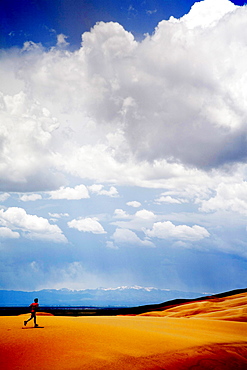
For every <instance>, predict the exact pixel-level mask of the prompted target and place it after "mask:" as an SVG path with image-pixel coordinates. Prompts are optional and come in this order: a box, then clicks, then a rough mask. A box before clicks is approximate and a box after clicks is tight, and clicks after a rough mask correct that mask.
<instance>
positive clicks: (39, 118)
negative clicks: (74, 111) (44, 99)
mask: <svg viewBox="0 0 247 370" xmlns="http://www.w3.org/2000/svg"><path fill="white" fill-rule="evenodd" d="M0 120H1V127H0V142H1V146H0V155H1V165H0V187H1V189H3V190H4V189H8V190H10V191H14V190H29V191H32V190H33V189H36V190H43V189H45V188H46V187H47V183H48V184H49V186H50V187H54V186H57V184H58V183H59V181H60V176H58V175H57V178H56V176H55V173H53V172H51V171H50V170H51V168H52V167H53V160H52V152H51V150H50V147H51V139H52V132H53V131H54V130H56V129H57V128H58V126H59V124H58V122H57V120H56V118H54V117H53V116H52V115H51V114H50V112H49V111H48V110H47V109H45V108H43V107H42V106H41V105H40V104H39V103H38V102H37V101H35V100H32V99H31V98H30V97H29V96H28V95H27V94H26V93H24V92H22V91H21V92H19V93H18V94H15V95H13V96H10V95H4V94H3V93H1V92H0ZM53 170H54V167H53ZM48 178H49V181H48Z"/></svg>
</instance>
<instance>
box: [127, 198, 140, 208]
mask: <svg viewBox="0 0 247 370" xmlns="http://www.w3.org/2000/svg"><path fill="white" fill-rule="evenodd" d="M126 204H127V206H130V207H134V208H139V207H141V203H140V202H137V201H136V200H133V201H131V202H127V203H126Z"/></svg>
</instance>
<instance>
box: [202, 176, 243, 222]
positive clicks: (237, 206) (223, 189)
mask: <svg viewBox="0 0 247 370" xmlns="http://www.w3.org/2000/svg"><path fill="white" fill-rule="evenodd" d="M199 210H200V211H202V212H215V211H222V210H224V211H233V212H238V213H242V214H244V215H247V182H246V181H243V182H241V183H233V184H225V183H220V184H219V186H218V187H217V188H216V195H215V196H214V197H211V198H210V199H208V200H203V201H202V203H201V207H200V208H199Z"/></svg>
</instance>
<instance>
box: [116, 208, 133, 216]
mask: <svg viewBox="0 0 247 370" xmlns="http://www.w3.org/2000/svg"><path fill="white" fill-rule="evenodd" d="M114 217H115V218H130V217H131V216H130V215H129V214H128V213H127V212H126V211H124V210H123V209H120V208H117V209H115V211H114Z"/></svg>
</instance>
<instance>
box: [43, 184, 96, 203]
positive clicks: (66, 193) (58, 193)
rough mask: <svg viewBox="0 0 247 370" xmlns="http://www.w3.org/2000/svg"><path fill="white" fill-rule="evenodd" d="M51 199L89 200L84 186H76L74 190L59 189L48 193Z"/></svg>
mask: <svg viewBox="0 0 247 370" xmlns="http://www.w3.org/2000/svg"><path fill="white" fill-rule="evenodd" d="M49 194H50V198H51V199H68V200H78V199H83V198H90V196H89V194H88V190H87V188H86V186H85V185H77V186H75V188H70V187H67V188H65V187H63V186H62V187H61V188H60V189H58V190H54V191H51V192H49Z"/></svg>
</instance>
